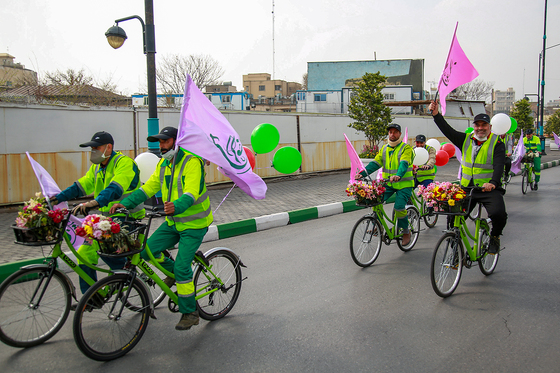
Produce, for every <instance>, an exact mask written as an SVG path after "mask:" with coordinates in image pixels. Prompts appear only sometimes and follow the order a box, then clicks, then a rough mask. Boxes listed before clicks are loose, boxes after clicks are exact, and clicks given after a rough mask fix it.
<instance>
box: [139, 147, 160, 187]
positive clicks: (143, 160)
mask: <svg viewBox="0 0 560 373" xmlns="http://www.w3.org/2000/svg"><path fill="white" fill-rule="evenodd" d="M134 161H135V162H136V164H137V165H138V169H139V170H140V181H141V182H142V183H145V182H146V181H148V179H149V178H150V176H152V174H153V173H154V171H155V170H156V166H157V164H158V162H159V157H158V156H157V155H155V154H154V153H150V152H146V153H142V154H138V156H137V157H136V158H135V159H134Z"/></svg>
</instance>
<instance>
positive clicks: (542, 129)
mask: <svg viewBox="0 0 560 373" xmlns="http://www.w3.org/2000/svg"><path fill="white" fill-rule="evenodd" d="M547 2H548V0H544V35H543V50H542V80H541V97H540V99H541V107H540V112H541V113H540V123H539V130H540V131H539V132H540V133H539V135H540V138H541V148H542V149H541V150H542V154H543V155H546V152H545V149H544V145H545V142H544V84H545V83H544V82H545V80H544V72H545V56H546V9H547Z"/></svg>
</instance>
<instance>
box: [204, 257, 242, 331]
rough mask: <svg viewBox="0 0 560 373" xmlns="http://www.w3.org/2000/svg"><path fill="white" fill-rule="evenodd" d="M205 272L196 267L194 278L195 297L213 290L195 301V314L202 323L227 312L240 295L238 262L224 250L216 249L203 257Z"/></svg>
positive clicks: (219, 317)
mask: <svg viewBox="0 0 560 373" xmlns="http://www.w3.org/2000/svg"><path fill="white" fill-rule="evenodd" d="M206 262H207V263H209V265H208V268H209V270H207V269H206V268H205V267H204V266H202V265H199V266H198V268H197V269H196V272H195V275H194V280H193V281H194V286H195V291H196V295H197V296H199V295H201V294H203V293H205V292H208V291H212V290H215V289H217V290H215V291H214V292H212V293H211V294H208V295H206V296H204V297H202V298H200V299H198V300H197V301H196V308H197V309H198V314H199V315H200V317H201V318H203V319H204V320H217V319H221V318H222V317H224V316H225V315H227V314H228V313H229V311H231V309H232V308H233V306H234V305H235V303H236V302H237V298H239V293H240V292H241V282H242V281H243V279H242V278H241V276H242V274H241V265H240V264H241V261H240V260H239V258H238V257H237V256H236V255H235V254H233V253H231V252H229V251H227V250H218V251H216V252H214V253H212V254H210V256H208V257H206Z"/></svg>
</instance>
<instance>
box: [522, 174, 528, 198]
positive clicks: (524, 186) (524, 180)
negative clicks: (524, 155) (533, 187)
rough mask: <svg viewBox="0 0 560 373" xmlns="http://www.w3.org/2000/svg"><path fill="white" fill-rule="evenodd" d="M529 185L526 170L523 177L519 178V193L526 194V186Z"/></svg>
mask: <svg viewBox="0 0 560 373" xmlns="http://www.w3.org/2000/svg"><path fill="white" fill-rule="evenodd" d="M528 185H529V177H528V175H527V170H523V176H522V178H521V192H522V193H523V194H526V193H527V186H528Z"/></svg>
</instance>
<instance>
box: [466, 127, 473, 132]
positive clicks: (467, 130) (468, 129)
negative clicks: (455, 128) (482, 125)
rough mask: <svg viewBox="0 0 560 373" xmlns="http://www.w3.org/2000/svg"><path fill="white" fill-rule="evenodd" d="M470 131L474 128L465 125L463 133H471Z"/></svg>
mask: <svg viewBox="0 0 560 373" xmlns="http://www.w3.org/2000/svg"><path fill="white" fill-rule="evenodd" d="M472 131H474V128H472V127H467V129H466V130H465V133H471V132H472Z"/></svg>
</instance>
